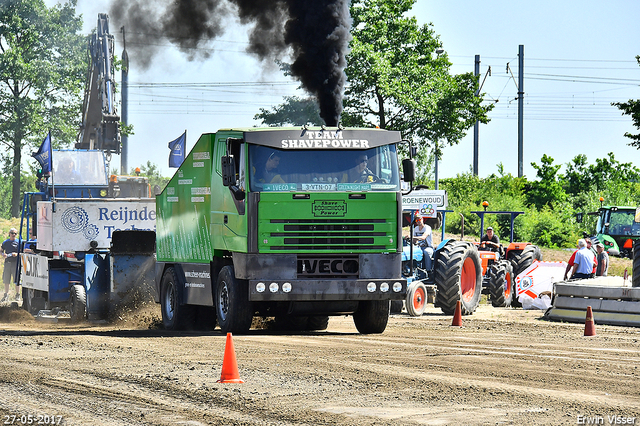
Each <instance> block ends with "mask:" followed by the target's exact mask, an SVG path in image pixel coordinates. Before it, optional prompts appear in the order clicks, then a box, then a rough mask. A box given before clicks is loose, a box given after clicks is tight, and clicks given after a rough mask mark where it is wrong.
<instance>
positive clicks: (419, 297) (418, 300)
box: [412, 288, 427, 311]
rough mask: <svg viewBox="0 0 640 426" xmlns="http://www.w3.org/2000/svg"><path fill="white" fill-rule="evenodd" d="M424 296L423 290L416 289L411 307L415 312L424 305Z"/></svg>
mask: <svg viewBox="0 0 640 426" xmlns="http://www.w3.org/2000/svg"><path fill="white" fill-rule="evenodd" d="M425 300H427V298H426V294H424V290H423V289H421V288H418V289H416V291H415V293H413V301H412V302H413V307H414V309H415V310H416V311H418V310H420V309H422V307H423V306H424V304H425Z"/></svg>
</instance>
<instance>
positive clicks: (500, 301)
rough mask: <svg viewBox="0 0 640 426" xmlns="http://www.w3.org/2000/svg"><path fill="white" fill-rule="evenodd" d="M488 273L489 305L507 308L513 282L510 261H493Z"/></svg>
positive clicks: (509, 302) (511, 297) (510, 298)
mask: <svg viewBox="0 0 640 426" xmlns="http://www.w3.org/2000/svg"><path fill="white" fill-rule="evenodd" d="M489 273H490V277H491V279H490V281H489V292H490V294H491V305H493V306H494V307H498V308H501V307H505V308H508V307H509V306H511V301H512V300H513V293H514V289H513V285H514V284H515V281H514V280H513V267H512V266H511V262H509V261H508V260H501V261H500V262H497V263H494V264H493V265H491V268H490V269H489Z"/></svg>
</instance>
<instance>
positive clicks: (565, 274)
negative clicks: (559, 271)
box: [564, 239, 598, 280]
mask: <svg viewBox="0 0 640 426" xmlns="http://www.w3.org/2000/svg"><path fill="white" fill-rule="evenodd" d="M580 241H584V243H585V248H587V249H588V246H589V244H590V243H591V240H589V242H587V239H584V240H582V239H580V240H578V244H580ZM577 247H578V249H577V250H576V251H574V252H573V254H572V255H571V257H570V258H569V262H568V263H567V269H566V270H565V271H564V279H565V280H566V279H567V276H568V275H569V271H570V270H571V268H573V265H575V260H576V254H577V253H578V251H579V250H580V246H579V245H578V246H577ZM589 251H590V252H591V255H592V256H593V271H592V272H591V276H589V277H587V278H593V277H594V276H595V275H596V268H597V266H598V259H597V258H596V254H595V253H594V252H593V250H589ZM572 278H573V277H572Z"/></svg>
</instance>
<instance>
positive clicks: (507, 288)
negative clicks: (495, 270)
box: [504, 274, 512, 297]
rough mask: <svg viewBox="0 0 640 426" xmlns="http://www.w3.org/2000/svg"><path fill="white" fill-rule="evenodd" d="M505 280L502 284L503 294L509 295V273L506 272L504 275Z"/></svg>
mask: <svg viewBox="0 0 640 426" xmlns="http://www.w3.org/2000/svg"><path fill="white" fill-rule="evenodd" d="M504 280H505V283H504V284H505V285H504V295H505V297H509V295H510V294H511V285H512V284H511V274H507V275H506V276H505V277H504Z"/></svg>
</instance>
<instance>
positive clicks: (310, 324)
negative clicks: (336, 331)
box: [307, 315, 329, 331]
mask: <svg viewBox="0 0 640 426" xmlns="http://www.w3.org/2000/svg"><path fill="white" fill-rule="evenodd" d="M327 327H329V316H328V315H314V316H310V317H309V319H308V320H307V330H309V331H324V330H326V329H327Z"/></svg>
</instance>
